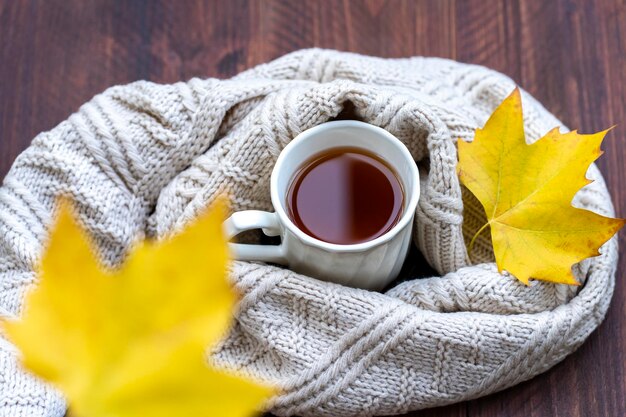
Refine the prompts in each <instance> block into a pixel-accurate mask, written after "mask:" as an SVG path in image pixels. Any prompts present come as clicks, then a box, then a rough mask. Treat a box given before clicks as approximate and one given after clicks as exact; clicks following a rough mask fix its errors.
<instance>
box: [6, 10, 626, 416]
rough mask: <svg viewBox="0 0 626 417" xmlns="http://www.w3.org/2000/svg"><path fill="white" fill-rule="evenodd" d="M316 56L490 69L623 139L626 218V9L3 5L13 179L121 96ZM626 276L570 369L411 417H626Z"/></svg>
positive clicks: (606, 169)
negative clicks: (117, 90) (125, 89)
mask: <svg viewBox="0 0 626 417" xmlns="http://www.w3.org/2000/svg"><path fill="white" fill-rule="evenodd" d="M311 46H319V47H326V48H335V49H340V50H347V51H354V52H360V53H364V54H371V55H378V56H383V57H403V56H411V55H431V56H440V57H446V58H453V59H457V60H460V61H464V62H471V63H476V64H483V65H487V66H489V67H491V68H494V69H496V70H499V71H502V72H504V73H506V74H508V75H509V76H511V77H513V78H514V79H515V80H516V81H517V82H518V83H519V84H520V85H521V86H522V87H524V88H525V89H527V90H528V91H529V92H530V93H531V94H533V95H534V96H535V97H536V98H538V99H539V100H540V101H541V102H542V103H544V105H545V106H546V107H547V108H548V109H549V110H551V111H552V112H553V113H555V114H556V115H557V117H559V118H560V119H561V120H563V121H564V122H565V123H566V124H567V125H569V126H571V127H578V128H579V129H580V130H581V131H583V132H592V131H598V130H601V129H604V128H607V127H609V126H611V125H614V124H617V125H618V126H617V127H616V128H615V129H614V130H613V131H612V132H611V133H610V135H609V139H608V140H607V141H606V143H605V145H604V149H605V151H606V153H605V155H604V156H603V157H602V158H601V159H600V161H599V165H600V167H601V169H602V172H603V173H604V175H605V178H606V180H607V182H608V186H609V188H610V190H611V191H612V193H613V200H614V203H615V204H616V208H617V212H618V213H619V214H621V215H622V216H626V168H625V165H626V162H625V161H626V3H625V2H624V0H595V1H592V0H580V1H573V0H518V1H513V0H457V1H455V0H432V1H402V0H396V1H377V0H370V1H359V0H354V1H348V0H345V1H331V0H318V1H313V0H311V1H304V0H293V1H261V0H258V1H245V0H224V1H207V2H199V1H198V2H196V1H138V0H120V1H94V0H91V1H85V0H45V1H44V0H41V1H26V0H0V177H4V175H5V174H6V172H7V170H8V169H9V167H10V165H11V162H12V161H13V159H14V158H15V157H16V156H17V155H18V153H19V152H20V151H21V150H23V149H24V148H25V147H26V146H28V144H29V142H30V140H31V139H32V138H33V137H34V136H35V135H36V134H37V133H38V132H40V131H44V130H48V129H50V128H52V127H53V126H55V125H56V124H57V123H59V122H60V121H62V120H63V119H65V118H67V117H68V116H69V115H70V114H71V113H72V112H73V111H75V110H76V109H77V108H78V107H79V105H80V104H81V103H83V102H85V101H87V100H89V99H90V98H91V97H92V96H93V95H94V94H96V93H98V92H100V91H102V90H104V89H105V88H107V87H109V86H111V85H114V84H120V83H128V82H130V81H134V80H138V79H148V80H152V81H156V82H163V83H170V82H174V81H179V80H186V79H189V78H191V77H194V76H200V77H229V76H231V75H233V74H236V73H237V72H239V71H241V70H243V69H245V68H248V67H250V66H252V65H255V64H258V63H261V62H264V61H267V60H270V59H273V58H276V57H278V56H280V55H282V54H284V53H286V52H290V51H293V50H295V49H299V48H304V47H311ZM625 237H626V234H625V233H624V232H622V234H621V246H622V247H624V246H625V244H626V242H625V241H624V240H625V239H624V238H625ZM624 272H626V257H622V259H621V262H620V268H619V271H618V279H617V287H616V292H615V296H614V299H613V303H612V306H611V308H610V310H609V313H608V316H607V318H606V321H605V322H604V324H602V326H601V327H600V328H599V329H598V330H597V331H596V332H595V333H594V334H593V335H592V336H591V337H590V338H589V340H588V341H587V342H586V343H585V344H584V345H583V346H582V347H581V348H580V349H579V350H578V351H577V352H576V353H574V354H573V355H571V356H570V357H568V358H567V359H566V360H565V361H564V362H563V363H561V364H560V365H557V366H556V367H555V368H554V369H552V370H550V371H548V372H546V373H545V374H543V375H541V376H539V377H537V378H535V379H533V380H531V381H529V382H526V383H523V384H520V385H519V386H516V387H514V388H511V389H508V390H506V391H504V392H501V393H498V394H495V395H491V396H489V397H486V398H482V399H478V400H475V401H470V402H466V403H461V404H457V405H453V406H450V407H445V408H440V409H434V410H425V411H422V412H416V413H413V414H410V415H411V416H420V417H424V416H439V417H452V416H454V417H457V416H458V417H460V416H463V417H479V416H480V417H496V416H498V417H505V416H508V417H545V416H568V417H570V416H584V417H605V416H606V417H624V416H626V284H625V283H624Z"/></svg>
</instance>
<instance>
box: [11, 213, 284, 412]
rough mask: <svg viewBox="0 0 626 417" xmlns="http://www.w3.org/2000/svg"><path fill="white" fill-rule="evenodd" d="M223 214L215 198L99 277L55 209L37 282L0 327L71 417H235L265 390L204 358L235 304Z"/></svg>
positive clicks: (78, 234) (72, 227)
mask: <svg viewBox="0 0 626 417" xmlns="http://www.w3.org/2000/svg"><path fill="white" fill-rule="evenodd" d="M223 214H224V208H223V203H220V204H218V207H216V208H214V209H213V210H210V211H209V212H207V214H205V215H203V216H202V217H200V218H199V219H198V220H197V221H196V222H195V223H194V224H193V225H191V226H189V227H188V228H187V229H186V230H184V231H183V232H182V233H180V234H178V235H177V236H174V237H173V238H171V239H169V240H167V241H164V242H159V243H151V242H142V243H140V244H138V245H137V246H136V247H135V248H134V250H133V251H132V252H131V253H130V254H129V256H128V260H127V261H126V262H125V264H124V265H123V266H122V267H121V268H120V269H119V270H117V271H106V270H104V269H102V268H101V267H100V266H99V263H98V261H97V260H96V257H95V256H94V255H93V252H92V251H91V250H90V246H89V243H88V241H87V240H86V239H85V234H84V233H83V231H82V230H81V229H80V227H79V226H77V225H76V223H75V222H74V220H73V219H72V216H71V214H70V210H69V209H68V207H67V204H62V205H61V209H60V213H59V217H58V220H57V222H56V225H55V226H54V228H53V230H52V232H51V237H50V241H49V244H48V247H47V250H46V251H45V253H44V255H43V258H42V262H41V271H40V282H39V285H38V286H37V287H36V288H35V289H34V290H33V291H31V292H30V293H29V294H28V295H27V299H26V303H25V312H24V315H23V317H22V319H21V320H19V321H11V322H6V323H4V328H5V331H6V333H7V335H8V336H9V338H10V340H11V341H12V342H13V343H14V344H15V345H16V346H17V347H18V348H19V349H20V351H21V352H22V355H23V358H22V359H23V363H24V365H25V366H26V368H28V369H29V370H31V371H32V372H34V373H35V374H37V375H39V376H40V377H42V378H44V379H46V380H47V381H49V382H51V383H52V384H53V385H55V386H56V387H58V388H59V389H61V390H62V391H63V393H64V394H65V395H66V397H67V399H68V402H69V405H70V411H71V414H72V415H74V416H78V417H137V416H141V417H172V416H178V415H179V416H197V417H200V416H211V417H214V416H220V417H240V416H241V417H243V416H249V415H251V414H253V410H255V409H256V408H257V407H258V406H259V405H260V404H261V402H262V401H263V400H264V399H266V398H267V397H268V396H269V395H271V394H272V390H271V389H270V388H268V387H264V386H261V385H259V384H257V383H255V382H252V381H249V380H246V379H244V378H243V377H240V376H237V375H233V374H229V373H227V372H225V371H223V370H218V369H214V368H211V367H210V366H209V365H208V363H207V358H206V354H207V348H208V346H209V345H212V344H215V343H216V342H218V341H219V340H220V338H222V337H223V336H224V335H225V332H226V331H227V329H228V326H229V324H230V322H231V320H232V310H233V307H234V303H235V301H236V297H235V294H234V292H233V291H232V289H231V287H230V286H229V284H228V281H227V271H226V265H227V261H228V253H227V242H226V241H225V238H224V236H223V234H222V229H221V227H222V226H221V224H222V220H223Z"/></svg>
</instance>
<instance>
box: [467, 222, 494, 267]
mask: <svg viewBox="0 0 626 417" xmlns="http://www.w3.org/2000/svg"><path fill="white" fill-rule="evenodd" d="M487 226H489V222H487V223H485V224H483V225H482V227H481V228H480V229H478V231H477V232H476V233H475V234H474V237H472V240H470V244H469V246H468V248H467V256H469V258H470V261H471V260H472V249H474V242H476V238H477V237H478V236H479V235H480V234H481V233H482V232H483V230H485V229H486V228H487Z"/></svg>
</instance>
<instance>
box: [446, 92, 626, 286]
mask: <svg viewBox="0 0 626 417" xmlns="http://www.w3.org/2000/svg"><path fill="white" fill-rule="evenodd" d="M605 134H606V131H604V132H599V133H595V134H591V135H581V134H579V133H577V132H575V131H574V132H569V133H560V132H559V130H558V128H555V129H553V130H551V131H550V132H548V133H547V134H546V135H545V136H543V137H542V138H541V139H539V140H538V141H536V142H535V143H533V144H531V145H528V144H527V143H526V138H525V135H524V123H523V118H522V101H521V96H520V92H519V89H515V90H514V91H513V93H512V94H511V95H510V96H509V97H507V98H506V99H505V100H504V101H503V102H502V104H500V106H499V107H498V108H497V109H496V110H495V111H494V112H493V114H492V115H491V117H490V118H489V120H488V121H487V123H486V124H485V126H484V127H483V128H482V129H477V130H476V135H475V137H474V141H473V142H470V143H468V142H465V141H463V140H459V141H458V151H459V164H458V166H457V172H458V174H459V177H460V179H461V182H462V183H463V184H464V185H465V186H466V187H467V188H468V189H469V190H470V191H471V192H472V193H473V194H474V195H475V196H476V198H477V199H478V200H479V201H480V202H481V203H482V205H483V207H484V209H485V213H486V214H487V220H488V222H487V224H485V225H484V226H483V227H482V228H481V229H480V230H479V231H478V232H477V233H476V235H475V236H474V238H473V239H472V241H471V243H470V245H469V248H468V251H469V252H471V249H472V246H473V243H474V241H475V239H476V237H477V236H478V235H479V234H480V233H481V232H482V231H483V230H484V229H485V228H486V227H487V226H489V227H490V229H491V238H492V242H493V250H494V254H495V257H496V263H497V265H498V270H499V271H500V272H502V270H507V271H508V272H510V273H511V274H513V275H514V276H515V277H516V278H517V279H519V280H520V281H522V282H524V283H526V284H528V280H529V278H535V279H539V280H544V281H551V282H556V283H565V284H577V281H576V279H575V278H574V275H573V274H572V269H571V267H572V265H573V264H574V263H576V262H580V261H581V260H583V259H585V258H588V257H591V256H596V255H599V252H598V249H599V247H600V246H602V244H604V243H605V242H606V241H607V240H609V239H610V238H611V236H613V235H614V234H615V233H616V232H617V231H618V230H619V229H620V228H621V227H622V226H623V225H624V220H623V219H612V218H608V217H604V216H601V215H599V214H596V213H593V212H591V211H588V210H583V209H579V208H575V207H573V206H572V205H571V202H572V199H573V198H574V194H576V192H577V191H578V190H580V189H581V188H582V187H583V186H585V185H588V184H589V183H590V182H591V181H590V180H588V179H587V178H586V176H585V173H586V172H587V169H588V168H589V165H590V164H591V163H592V162H593V161H595V160H596V159H597V158H598V157H599V156H600V155H601V154H602V151H601V150H600V144H601V143H602V140H603V139H604V136H605Z"/></svg>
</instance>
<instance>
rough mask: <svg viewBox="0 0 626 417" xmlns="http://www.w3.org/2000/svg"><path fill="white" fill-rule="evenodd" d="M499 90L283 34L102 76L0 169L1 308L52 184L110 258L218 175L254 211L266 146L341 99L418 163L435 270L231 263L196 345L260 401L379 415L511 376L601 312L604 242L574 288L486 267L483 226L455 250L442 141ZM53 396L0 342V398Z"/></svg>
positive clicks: (267, 165) (560, 346)
mask: <svg viewBox="0 0 626 417" xmlns="http://www.w3.org/2000/svg"><path fill="white" fill-rule="evenodd" d="M513 88H514V83H513V82H512V81H511V80H510V79H508V78H507V77H505V76H503V75H501V74H499V73H496V72H494V71H491V70H488V69H486V68H483V67H479V66H473V65H466V64H460V63H457V62H453V61H448V60H443V59H437V58H421V57H416V58H409V59H389V60H386V59H379V58H372V57H364V56H360V55H355V54H348V53H339V52H335V51H326V50H304V51H298V52H295V53H292V54H290V55H287V56H284V57H282V58H280V59H277V60H276V61H273V62H270V63H269V64H265V65H260V66H258V67H255V68H253V69H251V70H249V71H246V72H244V73H242V74H240V75H239V76H237V77H235V78H233V79H231V80H225V81H223V80H216V79H207V80H200V79H194V80H191V81H190V82H187V83H177V84H173V85H156V84H152V83H149V82H144V81H140V82H137V83H133V84H131V85H127V86H119V87H113V88H110V89H109V90H107V91H106V92H104V93H103V94H101V95H98V96H96V97H95V98H94V99H93V100H92V101H90V102H89V103H87V104H85V105H84V106H82V107H81V109H80V110H79V112H78V113H76V114H74V115H72V116H71V117H70V118H69V119H68V120H67V121H64V122H62V123H61V124H60V125H59V126H58V127H56V128H55V129H53V130H52V131H50V132H46V133H42V134H40V135H39V136H37V137H36V138H35V139H34V141H33V143H32V145H31V147H30V148H28V149H27V150H26V151H25V152H24V153H23V154H22V155H20V156H19V158H18V159H17V160H16V162H15V164H14V166H13V168H12V169H11V171H10V173H9V174H8V175H7V177H6V179H5V180H4V185H3V187H2V188H1V189H0V308H1V309H2V310H0V312H1V313H2V314H4V315H7V316H15V315H18V314H19V313H20V304H21V300H22V296H23V294H24V291H25V290H26V289H27V288H29V286H31V285H32V284H33V283H34V282H35V274H34V273H33V268H34V267H35V265H36V262H37V258H38V255H39V254H40V251H41V247H42V242H44V240H45V238H46V225H48V224H49V223H50V220H51V212H52V210H53V205H54V201H55V198H56V197H57V196H58V195H61V194H64V195H70V196H71V197H72V198H73V199H74V200H75V201H76V203H77V205H78V208H79V210H80V214H81V219H82V222H83V223H84V224H85V225H86V227H87V228H88V229H89V231H90V232H91V233H92V234H93V235H94V236H95V239H96V241H97V243H98V245H99V249H100V251H101V255H102V257H103V259H104V260H105V262H106V263H107V264H109V265H116V264H118V263H119V262H121V261H122V260H123V258H124V254H125V252H126V250H127V249H128V248H129V245H131V243H132V242H133V241H134V240H135V239H137V238H138V237H142V236H146V235H147V236H152V237H156V238H162V237H164V236H166V235H168V234H169V233H172V232H173V231H175V230H177V229H179V228H180V227H181V226H182V225H184V224H185V223H186V222H188V221H189V220H190V219H192V218H193V217H194V216H195V215H196V214H197V213H198V212H199V211H201V210H202V209H204V208H205V207H206V206H207V204H210V203H211V201H212V200H213V199H214V198H215V196H216V195H217V194H218V193H219V192H220V191H221V190H225V189H228V190H230V192H231V193H232V195H233V197H234V200H233V207H232V208H233V210H243V209H262V210H271V204H270V193H269V176H270V172H271V170H272V167H273V164H274V162H275V160H276V157H277V156H278V154H279V153H280V151H281V149H282V148H283V147H284V146H285V145H286V144H287V143H288V142H289V141H290V140H291V139H292V138H293V137H295V136H296V135H297V134H298V133H300V132H302V131H303V130H305V129H308V128H310V127H312V126H315V125H317V124H320V123H323V122H325V121H327V120H329V119H332V118H334V117H335V116H337V115H338V114H339V113H340V112H341V111H342V109H343V108H345V107H346V106H347V105H348V104H347V103H351V104H350V106H351V107H352V106H353V107H354V113H355V114H356V116H357V117H358V118H359V119H361V120H364V121H366V122H368V123H372V124H374V125H377V126H381V127H383V128H384V129H387V130H388V131H390V132H391V133H393V134H394V135H396V136H397V137H398V138H400V140H402V141H403V142H404V143H405V144H406V145H407V146H408V148H409V150H410V151H411V153H412V155H413V156H414V157H415V160H416V161H417V162H418V165H419V167H420V170H421V171H422V173H423V174H424V175H423V181H422V196H421V199H420V203H419V207H418V209H417V216H416V222H415V234H414V238H415V239H414V240H415V242H416V244H417V245H418V246H419V249H420V250H421V252H422V253H423V254H424V256H425V257H426V259H427V260H428V262H429V263H430V264H431V265H432V266H433V267H434V268H435V269H436V270H437V271H439V272H440V273H441V274H442V275H443V276H442V277H434V278H429V279H415V280H410V281H406V282H403V283H401V284H399V285H397V286H396V287H394V288H392V289H391V290H389V291H388V292H387V293H385V294H381V293H375V292H368V291H363V290H357V289H352V288H347V287H342V286H339V285H335V284H330V283H326V282H323V281H318V280H315V279H312V278H309V277H306V276H302V275H298V274H295V273H293V272H291V271H289V270H288V269H281V268H277V267H274V266H268V265H264V264H255V263H243V262H236V263H235V264H234V265H233V268H232V277H233V282H234V285H235V286H236V288H237V289H238V290H239V291H240V292H241V294H242V301H241V305H240V307H239V311H238V314H237V321H236V323H235V325H234V328H233V330H232V333H231V334H230V336H229V337H228V338H227V339H226V340H225V341H224V342H223V343H222V345H221V346H219V348H218V349H217V350H216V351H215V352H214V353H213V355H212V357H211V359H210V360H211V361H213V362H214V363H216V364H218V365H220V366H229V367H235V368H237V369H240V370H241V371H243V372H245V373H249V374H251V375H254V376H255V377H258V378H260V379H262V380H266V381H269V382H272V383H274V384H277V385H278V386H279V387H280V388H282V389H283V394H281V395H279V396H278V397H276V398H274V399H273V400H272V401H271V402H270V404H269V406H268V407H269V408H270V409H271V410H272V412H274V413H275V414H278V415H280V416H289V415H300V416H372V415H387V414H398V413H403V412H406V411H409V410H415V409H420V408H425V407H433V406H438V405H443V404H448V403H452V402H455V401H461V400H465V399H469V398H474V397H478V396H481V395H485V394H488V393H491V392H494V391H497V390H501V389H503V388H506V387H509V386H511V385H514V384H516V383H518V382H520V381H523V380H526V379H529V378H531V377H533V376H534V375H537V374H538V373H540V372H543V371H545V370H546V369H548V368H550V367H551V366H553V365H554V364H556V363H557V362H559V361H560V360H562V359H563V358H564V357H565V356H566V355H568V354H569V353H571V352H572V351H573V350H574V349H576V348H577V347H578V346H579V345H580V344H581V343H582V342H583V341H584V340H585V338H586V337H587V336H588V335H589V334H590V333H591V332H592V331H593V330H594V329H595V328H596V327H597V326H598V324H599V323H600V321H601V320H602V319H603V317H604V315H605V312H606V309H607V307H608V305H609V301H610V299H611V295H612V292H613V285H614V273H615V266H616V263H617V240H616V239H615V238H613V239H611V240H610V241H609V242H608V243H607V244H606V245H605V246H604V247H603V248H602V250H601V252H602V255H600V256H599V257H596V258H593V259H589V260H587V261H585V262H583V263H582V264H580V265H578V266H577V268H576V272H577V275H578V277H579V279H580V280H581V281H583V282H584V283H585V284H584V285H583V286H581V287H580V289H579V291H578V292H577V293H576V289H575V288H573V287H566V286H562V285H552V284H544V283H539V282H533V283H532V284H531V285H530V286H529V287H525V286H524V285H522V284H520V283H519V282H517V281H516V280H515V279H514V278H512V277H510V276H508V275H506V274H505V275H500V274H498V273H497V271H496V268H495V266H494V264H493V263H492V253H491V251H490V250H489V247H490V243H489V241H488V240H484V241H480V242H478V246H477V247H478V250H477V254H478V256H477V259H475V261H476V262H480V263H479V264H477V265H475V266H468V260H467V254H466V250H465V244H464V233H465V236H466V237H467V235H470V236H471V234H472V232H473V231H474V230H476V228H477V227H478V226H480V225H481V224H482V223H481V221H482V219H481V216H482V209H481V208H480V206H479V205H478V204H477V202H476V200H474V199H473V198H471V196H469V195H467V193H465V192H463V191H462V189H461V187H460V185H459V182H458V178H457V175H456V173H455V164H456V161H457V156H456V149H455V141H456V139H457V138H463V139H464V140H471V138H472V136H473V132H474V129H475V128H476V127H478V126H482V124H483V123H484V122H485V121H486V119H487V117H488V116H489V114H490V113H491V112H492V111H493V109H494V108H495V107H496V106H497V105H498V104H499V103H500V101H501V100H502V99H504V97H505V96H507V95H508V94H509V93H510V91H511V90H512V89H513ZM523 101H524V111H525V117H526V118H525V127H526V132H527V135H528V136H529V139H530V140H534V139H536V138H538V137H539V136H540V135H541V134H543V133H545V132H546V131H547V130H549V129H550V128H552V127H554V126H558V125H561V123H560V122H559V121H558V120H557V119H555V118H554V117H553V116H552V115H551V114H550V113H548V112H547V111H546V110H545V109H544V108H543V107H542V106H541V105H540V104H539V103H538V102H537V101H535V100H534V99H533V98H532V97H530V96H529V95H528V94H526V93H523ZM520 175H524V173H523V172H520ZM588 175H589V177H591V178H593V179H595V180H596V181H595V182H594V183H593V184H592V185H590V186H588V187H586V188H584V189H583V190H582V191H581V192H579V193H578V195H577V197H576V199H575V204H576V205H578V206H580V207H585V208H588V209H590V210H593V211H596V212H599V213H602V214H605V215H612V214H613V208H612V205H611V202H610V196H609V194H608V192H607V189H606V186H605V184H604V181H603V180H602V177H601V175H600V173H599V171H598V170H597V168H596V167H595V166H592V167H591V169H590V170H589V174H588ZM462 195H463V198H462ZM464 203H465V204H464ZM252 238H253V239H254V236H253V237H252ZM172 285H175V283H173V284H172ZM71 302H72V300H68V303H71ZM155 308H158V306H155ZM0 340H2V339H0ZM63 413H64V402H63V400H62V399H61V398H60V397H59V396H58V395H57V394H56V392H55V391H54V390H52V389H50V388H48V387H46V386H45V385H43V384H41V383H39V382H37V381H36V380H35V379H33V378H32V377H30V376H28V375H26V374H25V373H23V372H22V371H20V370H18V368H17V366H16V355H15V352H13V351H12V348H11V346H10V345H9V344H8V343H6V342H2V343H1V344H0V416H11V417H15V416H50V417H60V416H62V415H63Z"/></svg>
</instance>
